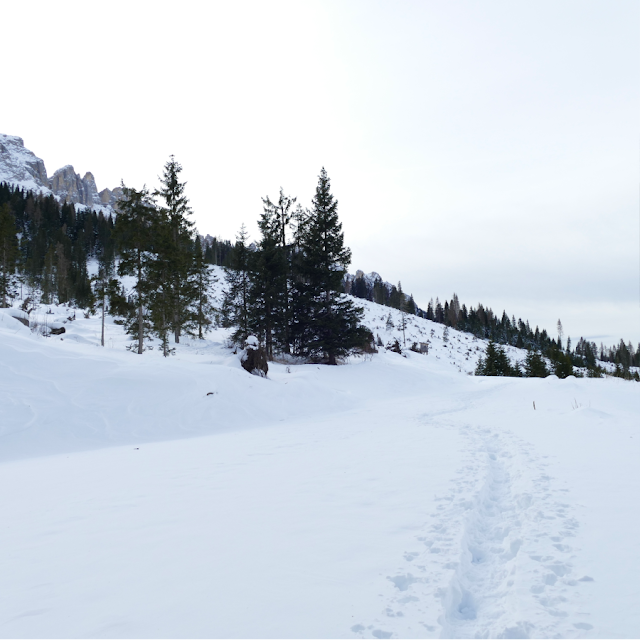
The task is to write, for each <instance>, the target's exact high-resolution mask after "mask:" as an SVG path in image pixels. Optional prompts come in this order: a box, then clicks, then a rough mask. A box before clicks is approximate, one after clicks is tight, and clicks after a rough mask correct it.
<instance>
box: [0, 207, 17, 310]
mask: <svg viewBox="0 0 640 640" xmlns="http://www.w3.org/2000/svg"><path fill="white" fill-rule="evenodd" d="M17 232H18V230H17V229H16V223H15V218H14V216H13V213H12V212H11V207H10V206H9V203H8V202H5V203H4V204H3V205H1V206H0V298H2V306H3V307H7V306H8V300H9V298H10V297H11V296H12V295H13V284H14V274H15V269H16V261H17V258H18V240H17V237H16V234H17Z"/></svg>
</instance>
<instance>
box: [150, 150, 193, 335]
mask: <svg viewBox="0 0 640 640" xmlns="http://www.w3.org/2000/svg"><path fill="white" fill-rule="evenodd" d="M181 172H182V166H181V165H180V163H179V162H177V161H176V159H175V158H174V157H173V156H171V157H170V158H169V161H168V162H167V163H166V164H165V165H164V171H163V174H162V176H161V177H160V182H161V185H162V186H161V188H160V189H159V190H158V191H156V193H155V195H156V196H159V197H160V198H162V200H163V201H164V206H163V207H162V210H161V213H162V218H163V219H162V224H161V225H160V227H159V228H158V229H157V231H156V233H157V236H158V237H157V242H158V248H159V251H158V257H159V260H160V261H161V262H162V263H163V264H161V265H159V269H158V273H159V274H160V273H165V274H166V276H165V277H166V278H168V281H167V282H166V283H162V289H163V296H164V298H163V307H164V311H163V312H162V313H164V314H168V317H167V318H166V322H167V325H168V326H170V327H171V330H172V331H173V334H174V339H175V342H176V343H178V342H180V335H181V334H182V332H183V329H184V327H185V325H186V324H187V322H188V309H189V307H190V305H191V304H192V302H193V300H194V299H195V297H196V294H195V291H194V289H193V287H192V286H189V285H190V282H189V274H190V270H191V268H192V265H193V259H194V252H193V238H192V235H193V222H192V221H191V220H189V219H188V216H190V215H191V213H192V212H191V208H190V207H189V199H188V198H187V197H186V195H185V186H186V183H185V182H180V173H181ZM162 236H165V237H162Z"/></svg>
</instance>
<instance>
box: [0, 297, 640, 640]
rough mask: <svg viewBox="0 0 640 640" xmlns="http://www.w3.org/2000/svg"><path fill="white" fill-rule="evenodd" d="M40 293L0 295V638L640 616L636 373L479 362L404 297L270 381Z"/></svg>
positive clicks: (468, 629) (600, 627)
mask: <svg viewBox="0 0 640 640" xmlns="http://www.w3.org/2000/svg"><path fill="white" fill-rule="evenodd" d="M365 306H366V308H367V312H366V313H367V324H368V325H369V326H370V327H371V328H372V330H373V331H374V335H375V334H380V337H381V339H382V340H383V342H385V344H386V343H387V342H388V341H389V340H390V339H391V337H392V336H394V335H395V336H397V335H399V330H398V324H399V323H398V319H399V318H398V315H399V314H397V313H395V312H391V313H392V320H393V322H394V325H395V327H394V329H392V330H390V331H387V329H386V319H387V316H388V315H389V313H390V310H389V309H386V308H381V307H378V306H376V305H371V304H365ZM47 309H48V307H43V308H41V309H40V310H39V311H37V312H34V313H32V314H31V315H32V319H33V318H34V317H35V318H36V319H37V320H38V322H39V323H40V324H41V325H43V324H44V322H45V321H46V322H47V324H48V326H51V324H53V325H54V326H59V325H61V324H63V323H64V327H65V329H66V332H65V333H64V334H63V335H61V336H57V337H55V336H52V337H49V338H44V337H42V336H41V335H40V334H39V333H37V332H32V331H30V330H29V329H28V328H27V327H25V326H23V325H22V324H21V323H19V322H18V321H17V320H15V319H14V318H13V317H11V315H10V313H16V312H15V311H14V312H8V311H0V505H2V517H1V519H0V550H1V551H0V558H1V561H0V567H1V570H0V602H1V603H2V604H0V636H2V637H39V636H40V637H41V636H47V637H63V636H64V637H285V638H289V637H346V638H371V637H374V638H389V637H505V638H506V637H517V638H522V637H570V638H573V637H633V636H638V634H640V587H639V584H640V583H639V581H638V575H640V536H638V529H639V525H640V516H639V515H638V510H637V503H638V495H640V465H639V464H638V460H640V428H639V427H640V421H639V420H638V416H639V414H640V411H639V410H640V385H638V384H637V383H633V382H626V381H623V380H618V379H612V378H607V379H596V380H593V379H575V378H569V379H566V380H558V379H557V378H555V377H553V376H552V377H550V378H546V379H508V378H478V377H473V376H470V375H467V373H468V372H469V371H472V370H473V369H474V368H475V364H476V362H477V357H478V356H479V355H480V353H481V352H482V351H483V350H484V346H485V345H484V343H483V342H482V341H479V340H474V339H473V338H472V337H471V336H468V335H467V334H459V333H458V332H455V331H450V332H449V341H448V342H444V341H443V339H442V331H443V327H442V326H439V325H435V324H433V323H430V322H428V321H426V320H421V319H418V318H411V322H412V324H411V325H410V327H409V329H408V330H407V332H406V333H407V346H409V344H410V341H426V339H428V340H429V341H430V343H431V348H430V352H429V354H428V355H421V354H417V353H412V352H409V353H408V354H407V357H406V358H405V357H403V356H401V355H398V354H395V353H391V352H385V351H384V350H381V352H380V353H378V354H377V355H374V356H373V357H371V356H367V357H366V358H352V359H351V360H350V361H349V363H348V364H346V365H345V366H339V367H326V366H317V365H294V364H289V365H285V364H275V363H274V364H271V367H270V372H269V377H268V378H266V379H262V378H258V377H256V376H250V375H249V374H247V373H246V372H245V371H244V370H242V368H241V367H240V361H239V354H234V353H232V351H231V350H230V349H228V348H227V347H226V346H225V339H226V332H225V331H224V330H222V329H216V330H214V331H213V332H212V333H210V334H209V336H208V337H207V339H206V340H205V341H198V340H194V339H191V340H185V341H184V343H183V344H180V345H179V346H178V349H177V355H176V356H175V357H170V358H166V359H165V358H162V357H161V354H160V353H159V351H158V349H157V348H156V349H154V350H152V351H148V352H146V353H145V354H144V355H143V356H138V355H135V354H133V353H130V352H128V351H126V350H125V348H124V345H125V344H126V342H127V340H126V338H125V336H124V335H123V333H122V328H121V327H120V326H118V325H115V324H113V322H112V321H111V320H110V319H108V322H107V337H106V346H105V348H101V347H100V346H99V344H100V322H99V318H98V317H97V316H94V317H91V318H84V316H83V315H82V313H81V312H79V311H77V312H76V319H75V320H68V317H70V316H71V317H72V314H73V311H72V310H69V309H64V308H60V307H52V308H51V310H52V312H53V313H51V314H46V313H44V312H45V311H46V310H47ZM64 320H66V323H65V322H64ZM431 331H433V335H431ZM512 356H513V357H514V358H518V359H522V358H523V357H524V356H523V355H522V357H520V355H518V353H517V350H513V353H512ZM534 403H535V409H534Z"/></svg>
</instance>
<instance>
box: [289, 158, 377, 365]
mask: <svg viewBox="0 0 640 640" xmlns="http://www.w3.org/2000/svg"><path fill="white" fill-rule="evenodd" d="M297 232H298V234H299V238H298V244H299V246H300V248H301V256H300V262H299V267H298V268H299V276H300V277H299V279H298V281H297V283H296V289H297V295H298V297H299V298H300V299H301V300H302V301H303V304H302V305H301V307H300V308H302V309H307V310H308V316H307V317H306V318H298V319H297V320H298V322H300V321H302V322H304V323H306V325H307V336H308V341H306V344H304V345H303V350H304V352H305V354H306V355H310V356H312V357H321V358H323V359H324V361H326V362H327V364H336V363H337V358H338V357H341V356H344V355H346V354H347V353H349V351H350V350H351V349H353V348H355V347H357V346H360V345H361V344H362V343H363V342H364V341H365V340H366V338H365V335H364V329H363V328H362V327H361V326H360V319H361V317H362V314H363V311H362V309H359V308H356V307H354V306H353V303H352V302H351V301H350V300H349V299H348V298H347V297H346V296H344V295H342V294H341V289H342V280H343V277H344V274H345V272H346V269H347V267H348V265H349V263H350V261H351V251H350V250H349V249H348V248H347V247H345V246H344V233H343V231H342V224H341V223H340V222H339V220H338V201H337V200H336V199H335V198H334V196H333V195H332V193H331V184H330V181H329V177H328V175H327V172H326V171H325V169H324V168H323V169H322V171H321V172H320V175H319V177H318V185H317V187H316V194H315V196H314V198H313V200H312V208H311V210H310V211H309V215H308V216H306V217H305V219H304V220H302V221H301V223H300V225H299V228H298V230H297Z"/></svg>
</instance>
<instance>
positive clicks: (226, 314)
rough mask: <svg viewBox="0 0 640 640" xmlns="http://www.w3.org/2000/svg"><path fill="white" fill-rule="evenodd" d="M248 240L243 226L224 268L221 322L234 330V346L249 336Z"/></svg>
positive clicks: (249, 281) (249, 285) (249, 278)
mask: <svg viewBox="0 0 640 640" xmlns="http://www.w3.org/2000/svg"><path fill="white" fill-rule="evenodd" d="M248 239H249V235H248V234H247V230H246V229H245V226H244V224H243V225H242V226H241V227H240V232H239V233H238V235H237V238H236V244H235V246H234V249H233V251H232V252H231V255H230V264H229V266H228V267H227V268H225V280H226V283H227V286H226V289H225V292H224V298H223V301H222V322H223V325H224V326H225V327H233V328H234V331H233V333H232V334H231V339H232V341H233V342H235V343H236V344H242V343H244V341H245V340H246V339H247V338H248V337H249V335H250V321H249V311H250V309H249V306H250V298H251V287H252V284H251V274H250V265H249V262H250V253H251V252H250V250H249V247H248V245H247V241H248Z"/></svg>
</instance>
